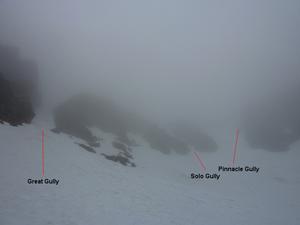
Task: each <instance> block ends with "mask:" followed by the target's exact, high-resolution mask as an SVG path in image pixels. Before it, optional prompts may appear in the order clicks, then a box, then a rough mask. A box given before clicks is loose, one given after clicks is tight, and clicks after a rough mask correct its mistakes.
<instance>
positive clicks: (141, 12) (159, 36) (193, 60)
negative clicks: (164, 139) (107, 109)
mask: <svg viewBox="0 0 300 225" xmlns="http://www.w3.org/2000/svg"><path fill="white" fill-rule="evenodd" d="M299 10H300V2H299V1H296V0H295V1H292V0H291V1H279V0H278V1H277V0H274V1H261V0H259V1H226V2H224V1H192V0H191V1H174V0H172V1H171V0H165V1H157V0H154V1H61V0H60V1H37V0H28V1H12V0H2V1H1V2H0V30H1V37H0V40H1V42H2V43H3V44H6V45H15V46H18V47H19V48H20V49H21V52H22V54H24V55H26V56H27V57H28V56H30V57H31V58H32V59H34V60H35V61H36V62H37V64H38V66H39V72H40V82H41V91H42V94H43V99H44V105H47V104H48V105H55V104H58V103H60V102H62V101H64V100H65V99H66V98H68V97H70V96H72V95H74V94H76V93H80V92H87V91H88V92H93V93H97V94H99V95H102V96H109V97H110V98H112V99H114V100H115V101H116V102H118V103H119V104H121V105H123V106H124V107H127V109H129V110H131V111H133V112H138V113H141V114H143V115H145V116H147V117H149V118H151V119H155V120H157V121H161V122H162V123H169V122H174V121H178V120H188V121H190V122H192V123H199V124H201V125H202V126H213V125H215V124H223V123H230V125H231V126H235V125H237V126H238V123H239V119H240V118H241V117H243V113H244V112H245V109H246V108H247V107H249V104H250V103H251V105H255V104H254V103H256V102H259V101H261V100H262V99H266V102H268V99H274V98H276V96H278V95H279V96H280V95H281V94H280V93H285V92H286V91H287V90H289V89H291V88H292V87H294V86H295V84H297V85H298V84H299V80H300V74H299V71H300V68H299V67H300V63H299V62H300V46H299V40H300V30H299V27H300V14H299ZM297 85H296V87H299V86H297ZM272 104H273V103H272ZM274 104H276V102H275V103H274ZM270 108H272V105H270ZM254 111H255V109H254Z"/></svg>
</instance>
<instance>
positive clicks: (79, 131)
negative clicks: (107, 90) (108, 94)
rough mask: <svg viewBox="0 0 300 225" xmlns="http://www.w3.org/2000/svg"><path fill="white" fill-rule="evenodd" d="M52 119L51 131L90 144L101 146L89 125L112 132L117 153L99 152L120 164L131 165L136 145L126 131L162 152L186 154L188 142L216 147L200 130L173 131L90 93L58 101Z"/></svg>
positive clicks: (209, 148) (199, 146)
mask: <svg viewBox="0 0 300 225" xmlns="http://www.w3.org/2000/svg"><path fill="white" fill-rule="evenodd" d="M54 120H55V125H56V128H55V129H53V132H56V133H59V132H63V133H66V134H69V135H71V136H74V137H77V138H80V139H82V140H84V141H85V142H86V143H87V144H88V145H89V147H91V148H94V147H99V146H100V137H95V136H94V135H93V133H92V132H91V130H90V128H91V127H94V128H98V129H100V130H101V131H104V132H106V133H111V134H113V135H114V136H115V140H114V141H113V142H112V146H113V147H114V148H115V149H117V150H118V154H117V155H107V154H102V155H103V156H105V158H107V159H109V160H112V161H115V162H119V163H121V164H122V165H133V164H132V162H131V160H133V156H132V154H131V148H133V147H135V146H136V142H135V140H131V139H130V138H129V137H128V134H129V133H135V134H138V135H140V136H141V137H143V138H144V139H145V140H146V141H147V142H148V143H149V145H150V147H151V148H153V149H156V150H158V151H160V152H162V153H164V154H169V153H171V152H172V151H174V152H176V153H178V154H186V153H188V152H189V151H190V149H189V145H191V146H195V147H196V148H197V149H199V150H202V149H204V150H205V151H212V150H216V148H217V146H216V144H215V142H214V141H213V139H212V138H210V137H209V136H207V135H204V134H203V133H199V132H198V133H197V132H194V131H193V133H191V132H190V133H188V132H182V133H177V134H176V135H172V134H170V133H168V132H167V131H166V130H164V129H162V128H160V127H158V126H156V125H155V124H153V123H150V122H148V121H146V120H144V119H143V118H141V117H139V116H137V115H134V114H131V113H127V112H124V111H122V110H120V109H119V108H118V107H117V106H116V105H114V104H113V103H112V102H110V101H108V100H106V99H101V98H98V97H95V96H91V95H89V94H81V95H77V96H75V97H73V98H71V99H70V100H68V101H66V102H64V103H63V104H61V105H60V106H59V107H57V109H56V110H55V112H54ZM81 147H83V146H81ZM202 147H203V148H202ZM85 149H87V148H86V146H85Z"/></svg>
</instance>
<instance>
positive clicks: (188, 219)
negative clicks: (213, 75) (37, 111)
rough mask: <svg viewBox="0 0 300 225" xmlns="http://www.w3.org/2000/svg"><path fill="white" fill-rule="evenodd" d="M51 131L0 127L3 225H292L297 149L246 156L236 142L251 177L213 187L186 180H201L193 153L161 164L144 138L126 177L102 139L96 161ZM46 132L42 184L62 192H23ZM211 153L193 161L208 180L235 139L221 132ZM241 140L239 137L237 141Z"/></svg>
mask: <svg viewBox="0 0 300 225" xmlns="http://www.w3.org/2000/svg"><path fill="white" fill-rule="evenodd" d="M51 128H53V124H52V122H51V121H47V120H43V119H40V120H39V121H38V120H35V121H34V122H33V124H32V125H26V126H20V127H11V126H8V125H1V124H0V143H1V145H0V154H1V155H0V224H1V225H43V224H45V225H50V224H53V225H93V224H95V225H96V224H97V225H102V224H103V225H119V224H122V225H127V224H128V225H135V224H136V225H154V224H160V225H171V224H172V225H201V224H203V225H218V224H220V225H221V224H222V225H224V224H225V225H226V224H230V225H235V224H236V225H248V224H249V225H255V224H257V225H267V224H270V225H277V224H278V225H282V224H287V225H298V224H300V214H299V212H300V197H299V196H300V195H299V194H298V192H299V190H300V174H299V172H300V169H299V168H300V164H299V159H300V158H299V156H300V154H299V153H300V149H299V148H300V143H296V144H294V145H293V146H292V149H291V150H290V151H288V152H283V153H271V152H266V151H263V150H252V149H249V148H248V147H247V145H246V143H245V142H244V141H243V138H242V136H241V140H240V142H239V146H238V160H237V166H238V165H240V166H246V165H249V166H257V167H260V171H259V173H258V174H251V173H250V174H248V173H247V174H246V173H226V174H225V173H221V178H220V180H218V181H216V180H192V179H191V178H190V174H191V173H192V172H194V173H199V172H200V168H199V164H198V162H197V161H196V160H195V159H194V158H193V155H192V154H191V153H190V154H188V155H184V156H180V155H177V154H175V153H174V154H171V155H164V154H162V153H160V152H158V151H155V150H153V149H150V148H149V147H148V146H147V144H145V143H144V142H143V140H142V139H141V138H138V137H135V138H136V139H137V140H138V142H139V143H140V144H141V146H138V147H134V148H133V156H134V160H133V162H134V163H136V165H137V167H136V168H132V167H125V166H122V165H120V164H118V163H115V162H112V161H109V160H107V159H105V158H104V157H103V156H102V155H101V154H100V153H102V152H105V153H109V152H110V151H114V150H113V148H112V147H111V140H112V139H113V137H112V136H111V135H110V134H104V133H101V132H100V133H101V137H102V138H104V143H103V142H102V146H101V147H100V148H96V151H97V153H96V154H94V153H90V152H88V151H85V150H83V149H82V148H81V147H79V146H78V145H76V144H74V142H80V143H82V141H81V140H76V139H74V138H73V139H71V138H70V137H69V136H67V135H65V134H55V133H52V132H51V131H50V129H51ZM42 129H45V131H46V148H45V177H44V178H49V179H53V178H55V179H59V180H60V183H59V185H57V186H56V185H30V184H28V183H27V179H29V178H31V179H41V178H42V176H41V157H42V154H41V130H42ZM217 133H218V136H217V137H218V138H216V139H217V142H218V143H219V147H220V149H219V150H218V151H217V152H216V153H210V154H209V153H200V155H201V157H202V160H203V161H204V163H205V165H206V167H207V172H209V173H215V172H217V166H218V165H224V166H228V165H229V163H230V160H231V157H232V142H233V141H232V134H233V133H234V129H229V130H228V129H227V130H226V129H223V130H222V131H221V130H219V132H217ZM241 134H242V131H241Z"/></svg>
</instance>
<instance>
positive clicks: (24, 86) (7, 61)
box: [0, 45, 39, 105]
mask: <svg viewBox="0 0 300 225" xmlns="http://www.w3.org/2000/svg"><path fill="white" fill-rule="evenodd" d="M0 72H1V73H2V76H3V78H4V79H6V80H8V81H9V82H10V83H11V88H12V90H13V92H14V96H15V97H17V98H19V99H21V98H22V99H25V100H26V101H30V102H31V103H32V104H34V105H36V104H38V102H39V93H38V67H37V65H36V64H35V63H34V62H33V61H29V60H26V59H23V58H20V56H19V50H18V48H16V47H10V46H1V45H0Z"/></svg>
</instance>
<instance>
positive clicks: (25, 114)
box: [0, 74, 35, 126]
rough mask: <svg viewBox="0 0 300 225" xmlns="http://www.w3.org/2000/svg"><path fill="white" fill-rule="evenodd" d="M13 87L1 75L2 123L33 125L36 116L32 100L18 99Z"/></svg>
mask: <svg viewBox="0 0 300 225" xmlns="http://www.w3.org/2000/svg"><path fill="white" fill-rule="evenodd" d="M12 86H13V85H12V84H11V82H9V81H7V80H5V79H4V78H3V76H2V75H1V74H0V122H1V123H3V122H7V123H9V124H10V125H12V126H18V125H22V124H23V123H31V121H32V119H33V117H34V116H35V114H34V111H33V107H32V104H31V102H30V100H29V99H26V98H20V97H17V96H16V95H15V93H14V91H13V87H12Z"/></svg>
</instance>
